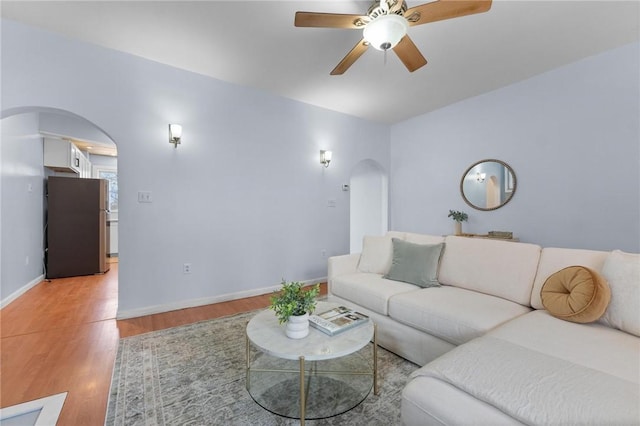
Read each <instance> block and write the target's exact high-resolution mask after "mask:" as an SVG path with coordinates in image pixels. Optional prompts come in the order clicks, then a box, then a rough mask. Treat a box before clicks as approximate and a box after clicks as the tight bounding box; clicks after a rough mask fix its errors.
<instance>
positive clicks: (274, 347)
mask: <svg viewBox="0 0 640 426" xmlns="http://www.w3.org/2000/svg"><path fill="white" fill-rule="evenodd" d="M337 306H339V305H337V304H335V303H326V302H318V304H317V306H316V312H324V311H327V310H329V309H332V308H334V307H337ZM372 340H373V350H372V354H371V357H368V356H366V355H368V354H369V352H368V351H367V350H365V349H364V348H365V347H366V346H367V345H368V344H369V342H371V341H372ZM251 347H254V348H255V349H257V352H256V351H251ZM246 350H247V354H246V356H247V390H248V391H249V394H250V395H251V397H252V398H253V399H254V401H256V402H257V403H258V404H259V405H260V406H262V407H263V408H265V409H267V410H269V411H271V412H272V413H275V414H278V415H281V416H284V417H291V418H299V419H300V424H302V425H303V424H304V421H305V419H320V418H326V417H331V416H335V415H338V414H342V413H344V412H346V411H349V410H350V409H352V408H353V407H355V406H357V405H358V404H360V403H361V402H362V401H363V400H364V399H365V398H366V397H367V395H369V393H370V392H371V388H372V387H373V389H374V394H376V395H377V394H378V382H377V375H378V374H377V373H378V371H377V370H378V366H377V341H376V327H375V324H374V323H373V322H372V321H371V320H369V321H367V322H366V323H364V324H361V325H358V326H356V327H354V328H351V329H349V330H346V331H344V332H342V333H340V334H337V335H335V336H329V335H327V334H325V333H323V332H321V331H320V330H317V329H315V328H313V327H311V326H310V330H309V335H308V336H307V337H305V338H303V339H290V338H288V337H287V336H286V335H285V333H284V324H282V325H281V324H279V323H278V318H277V317H276V315H275V313H274V312H273V311H271V310H265V311H262V312H260V313H259V314H257V315H256V316H255V317H253V318H252V319H251V320H250V321H249V323H248V324H247V348H246ZM252 352H255V353H254V354H253V355H254V356H252Z"/></svg>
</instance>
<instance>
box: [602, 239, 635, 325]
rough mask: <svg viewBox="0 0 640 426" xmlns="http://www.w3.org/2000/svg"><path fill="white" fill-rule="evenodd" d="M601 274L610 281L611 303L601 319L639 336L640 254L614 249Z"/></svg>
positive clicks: (607, 323) (605, 322)
mask: <svg viewBox="0 0 640 426" xmlns="http://www.w3.org/2000/svg"><path fill="white" fill-rule="evenodd" d="M602 276H603V277H604V278H605V279H606V280H607V281H608V282H609V288H610V289H611V302H609V306H608V307H607V310H606V311H605V313H604V316H603V317H602V318H601V320H600V321H601V322H603V323H604V324H606V325H608V326H610V327H613V328H617V329H619V330H622V331H626V332H627V333H631V334H633V335H636V336H640V254H631V253H625V252H623V251H620V250H614V251H612V252H611V253H609V256H608V257H607V260H605V262H604V266H603V267H602Z"/></svg>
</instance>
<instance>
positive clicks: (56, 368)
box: [0, 263, 326, 426]
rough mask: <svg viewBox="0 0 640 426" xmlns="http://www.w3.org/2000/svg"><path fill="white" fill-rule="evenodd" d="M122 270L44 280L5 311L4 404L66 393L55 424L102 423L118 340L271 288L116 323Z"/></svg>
mask: <svg viewBox="0 0 640 426" xmlns="http://www.w3.org/2000/svg"><path fill="white" fill-rule="evenodd" d="M117 271H118V264H117V263H113V264H112V265H111V270H109V272H107V273H106V274H104V275H95V276H87V277H73V278H61V279H55V280H52V281H51V282H42V283H40V284H38V285H37V286H35V287H34V288H32V289H31V290H29V291H28V292H26V293H25V294H24V295H22V296H20V297H19V298H18V299H16V300H15V301H13V302H12V303H11V304H9V305H8V306H6V307H5V308H4V309H2V310H0V336H1V339H0V353H1V364H0V407H7V406H11V405H15V404H19V403H22V402H26V401H31V400H34V399H38V398H42V397H45V396H49V395H53V394H57V393H61V392H68V395H67V399H66V401H65V404H64V407H63V409H62V413H61V414H60V420H59V421H58V426H65V425H69V426H77V425H83V426H90V425H103V424H104V417H105V412H106V408H107V400H108V396H109V387H110V384H111V374H112V371H113V363H114V359H115V355H116V351H117V348H118V339H119V338H121V337H127V336H133V335H136V334H141V333H146V332H149V331H154V330H161V329H164V328H169V327H175V326H178V325H183V324H189V323H192V322H196V321H201V320H204V319H209V318H218V317H222V316H227V315H232V314H235V313H239V312H246V311H251V310H254V309H260V308H264V307H266V306H268V304H269V296H270V295H269V294H266V295H263V296H256V297H250V298H246V299H240V300H235V301H230V302H224V303H217V304H213V305H207V306H201V307H197V308H190V309H181V310H179V311H173V312H167V313H163V314H156V315H149V316H145V317H140V318H132V319H127V320H122V321H116V319H115V317H116V312H117V306H118V279H117V277H118V272H117ZM322 293H323V294H326V285H323V286H322Z"/></svg>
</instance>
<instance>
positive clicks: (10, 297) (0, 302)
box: [0, 274, 44, 309]
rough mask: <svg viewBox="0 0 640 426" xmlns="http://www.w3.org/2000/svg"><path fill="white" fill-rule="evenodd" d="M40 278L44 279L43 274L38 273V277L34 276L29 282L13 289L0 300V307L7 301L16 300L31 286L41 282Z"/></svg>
mask: <svg viewBox="0 0 640 426" xmlns="http://www.w3.org/2000/svg"><path fill="white" fill-rule="evenodd" d="M42 280H44V274H42V275H40V276H39V277H37V278H35V279H34V280H33V281H31V282H29V283H28V284H26V285H24V286H22V287H20V288H19V289H17V290H16V291H14V292H13V293H11V294H10V295H8V296H7V297H5V298H4V299H2V300H0V309H2V308H4V307H5V306H7V305H8V304H9V303H11V302H13V301H14V300H16V299H17V298H18V297H20V296H22V295H23V294H25V293H26V292H27V291H29V290H31V289H32V288H33V287H35V286H36V285H37V284H39V283H41V282H42Z"/></svg>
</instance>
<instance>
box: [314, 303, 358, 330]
mask: <svg viewBox="0 0 640 426" xmlns="http://www.w3.org/2000/svg"><path fill="white" fill-rule="evenodd" d="M368 320H369V317H368V316H366V315H365V314H361V313H360V312H356V311H354V310H353V309H349V308H347V307H345V306H338V307H337V308H333V309H330V310H328V311H325V312H321V313H319V314H314V315H310V316H309V323H310V324H311V326H312V327H315V328H317V329H318V330H320V331H322V332H323V333H326V334H328V335H329V336H333V335H335V334H338V333H342V332H343V331H345V330H349V329H350V328H353V327H355V326H357V325H360V324H364V323H366V322H367V321H368Z"/></svg>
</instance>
